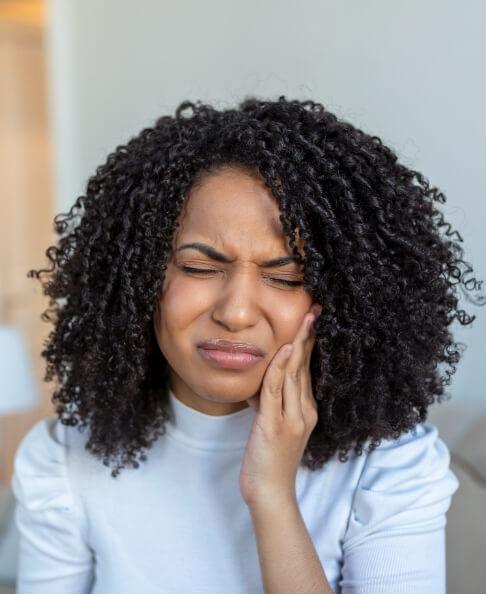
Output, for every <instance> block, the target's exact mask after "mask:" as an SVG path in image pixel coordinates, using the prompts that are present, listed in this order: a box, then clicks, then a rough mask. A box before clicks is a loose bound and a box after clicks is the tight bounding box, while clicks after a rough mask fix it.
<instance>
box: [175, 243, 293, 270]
mask: <svg viewBox="0 0 486 594" xmlns="http://www.w3.org/2000/svg"><path fill="white" fill-rule="evenodd" d="M191 248H192V249H194V250H198V251H199V252H202V253H203V254H204V255H205V256H208V258H211V259H212V260H216V261H217V262H225V263H231V262H234V259H231V258H228V256H225V255H224V254H222V253H221V252H218V251H217V250H215V249H214V248H213V247H212V246H210V245H207V244H206V243H200V242H194V243H184V244H183V245H181V246H180V247H178V248H177V250H176V252H180V251H181V250H185V249H191ZM290 263H295V264H300V263H301V261H300V260H299V258H297V257H296V256H282V257H281V258H273V259H271V260H266V261H265V262H262V263H261V264H260V266H262V267H263V268H278V267H279V266H285V265H286V264H290Z"/></svg>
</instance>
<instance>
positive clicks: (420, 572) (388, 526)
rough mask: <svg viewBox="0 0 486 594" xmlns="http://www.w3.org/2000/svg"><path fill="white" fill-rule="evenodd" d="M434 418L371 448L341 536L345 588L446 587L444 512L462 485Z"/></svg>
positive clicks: (360, 592)
mask: <svg viewBox="0 0 486 594" xmlns="http://www.w3.org/2000/svg"><path fill="white" fill-rule="evenodd" d="M449 465H450V454H449V450H448V448H447V446H446V444H445V443H444V442H443V441H442V439H440V437H439V436H438V430H437V428H436V427H435V426H434V425H432V424H431V423H422V424H419V425H417V427H416V433H415V434H414V433H413V432H409V433H407V434H404V435H402V436H401V437H400V439H398V440H395V441H393V440H384V441H383V442H382V444H381V445H380V446H379V447H378V448H377V449H376V450H374V451H373V452H371V453H369V454H368V457H367V460H366V463H365V465H364V468H363V472H362V474H361V477H360V480H359V482H358V485H357V488H356V491H355V495H354V500H353V505H352V510H351V515H350V518H349V523H348V526H347V530H346V534H345V538H344V541H343V552H344V554H343V566H342V579H341V580H340V582H339V585H340V587H341V593H342V594H390V593H392V592H393V594H445V592H446V585H445V584H446V582H445V576H446V571H445V564H446V552H445V526H446V512H447V510H448V509H449V507H450V504H451V499H452V496H453V494H454V493H455V491H456V490H457V489H458V487H459V481H458V479H457V477H456V475H455V474H454V473H453V472H452V470H450V467H449Z"/></svg>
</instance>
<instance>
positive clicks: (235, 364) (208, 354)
mask: <svg viewBox="0 0 486 594" xmlns="http://www.w3.org/2000/svg"><path fill="white" fill-rule="evenodd" d="M197 350H198V352H199V354H200V355H201V357H202V358H203V359H204V360H205V361H206V362H207V363H210V364H212V365H216V366H217V367H223V368H229V369H246V368H248V367H251V366H253V365H255V364H256V363H258V362H259V361H261V360H262V359H263V356H262V355H255V354H253V353H248V352H245V351H240V352H238V351H222V350H218V349H215V348H204V347H198V348H197Z"/></svg>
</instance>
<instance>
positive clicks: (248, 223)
mask: <svg viewBox="0 0 486 594" xmlns="http://www.w3.org/2000/svg"><path fill="white" fill-rule="evenodd" d="M279 215H280V211H279V208H278V204H277V201H276V199H275V197H274V196H273V195H272V193H271V191H270V190H269V189H268V188H267V187H266V186H265V184H264V183H263V182H262V181H261V180H259V179H258V178H257V177H255V176H253V175H252V174H251V173H248V172H247V171H245V170H242V169H239V168H235V167H226V168H225V169H224V170H223V171H220V172H218V173H213V174H211V175H209V176H207V177H205V178H204V179H203V181H202V183H200V184H199V185H197V186H193V188H192V190H191V192H190V193H189V195H188V197H187V200H186V202H185V205H184V208H183V210H182V212H181V215H180V219H179V220H180V226H179V227H178V229H177V231H176V233H175V234H174V238H173V241H172V251H171V256H170V259H169V261H168V265H167V269H166V276H165V278H164V283H163V287H162V291H161V295H160V299H159V301H158V303H157V306H156V310H155V312H154V320H153V321H154V331H155V335H156V338H157V342H158V345H159V348H160V350H161V352H162V354H163V355H164V357H165V358H166V360H167V361H168V363H169V366H170V374H169V385H170V387H171V390H172V391H173V393H174V394H175V395H176V396H177V398H178V399H179V400H180V401H181V402H183V403H184V404H186V405H187V406H190V407H192V408H193V409H195V410H197V411H199V412H202V413H205V414H208V415H215V416H219V415H227V414H231V413H234V412H237V411H239V410H242V409H243V408H246V407H248V405H249V403H248V402H247V401H248V399H250V398H251V397H252V396H255V395H256V394H258V392H259V390H260V388H261V385H262V381H263V377H264V374H265V371H266V370H267V368H268V366H269V364H270V362H271V361H272V359H273V358H274V356H275V354H276V353H277V351H278V350H279V349H280V348H281V347H282V346H283V345H285V344H287V343H292V341H293V340H294V338H295V336H296V335H297V332H298V330H299V327H300V325H301V324H302V322H303V319H304V316H305V314H306V313H307V312H308V311H309V308H310V306H311V305H312V298H311V296H310V295H309V294H308V293H307V292H306V291H305V290H304V288H303V286H296V287H290V286H285V285H281V284H279V283H277V282H274V281H272V280H271V278H276V279H287V280H293V281H299V280H300V281H301V280H302V278H303V271H302V268H301V267H299V265H298V264H297V263H289V264H286V265H285V266H282V267H280V268H271V269H263V268H261V267H259V263H260V262H262V261H264V260H269V259H271V258H277V257H280V256H291V255H292V251H291V249H290V245H289V241H288V238H287V237H286V236H285V234H284V232H283V229H282V226H281V223H280V221H279ZM296 231H297V232H298V228H297V229H296ZM195 241H197V242H203V243H206V244H209V245H211V246H213V247H214V248H215V249H217V250H218V251H219V252H222V253H224V254H225V255H227V256H228V257H230V258H234V259H235V260H234V262H232V263H222V262H217V261H214V260H212V259H211V258H209V257H208V256H206V255H204V254H202V253H201V252H199V251H197V250H195V249H184V250H181V251H177V248H178V247H180V246H181V245H183V244H185V243H190V242H195ZM297 246H298V250H299V252H300V253H301V255H304V251H303V248H304V245H303V242H302V240H301V239H300V238H298V244H297ZM181 266H189V267H193V268H199V269H207V270H211V271H214V272H211V273H209V274H199V275H198V274H194V273H188V272H185V271H184V270H182V269H181ZM208 338H225V339H228V340H235V341H244V342H250V343H253V344H256V345H258V346H259V347H260V348H261V349H262V350H263V351H264V353H265V356H264V357H263V358H262V359H261V360H260V361H259V362H258V363H256V364H255V365H253V366H252V367H250V368H248V369H237V370H234V369H224V368H217V367H216V366H214V365H212V364H210V363H208V362H207V361H205V360H204V359H203V358H202V357H201V355H200V354H199V352H198V350H197V347H196V344H197V342H198V341H200V340H205V339H208Z"/></svg>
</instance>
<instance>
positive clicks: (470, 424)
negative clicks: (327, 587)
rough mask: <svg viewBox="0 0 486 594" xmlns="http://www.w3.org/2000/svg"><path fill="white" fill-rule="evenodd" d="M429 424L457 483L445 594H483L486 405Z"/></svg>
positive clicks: (6, 556)
mask: <svg viewBox="0 0 486 594" xmlns="http://www.w3.org/2000/svg"><path fill="white" fill-rule="evenodd" d="M427 421H429V422H431V423H434V424H435V425H436V426H437V427H438V429H439V435H440V437H441V438H442V439H443V441H444V442H445V443H446V444H447V446H448V447H449V451H450V454H451V469H452V470H453V472H454V473H455V475H456V476H457V478H458V480H459V482H460V485H459V488H458V490H457V491H456V493H455V494H454V496H453V498H452V503H451V507H450V508H449V511H448V514H447V524H446V565H447V594H481V593H483V592H486V554H485V551H486V514H485V510H486V402H485V404H483V405H480V404H472V403H468V404H466V403H461V402H456V401H454V400H449V401H444V402H443V403H441V404H435V405H434V406H432V407H431V408H430V409H429V414H428V417H427ZM13 509H14V498H13V494H12V493H11V491H10V490H9V489H6V490H4V491H3V493H1V494H0V594H14V593H15V587H14V583H15V566H16V559H17V550H18V533H17V529H16V526H15V523H14V519H13ZM390 594H391V593H390ZM430 594H434V593H433V592H431V593H430Z"/></svg>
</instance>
